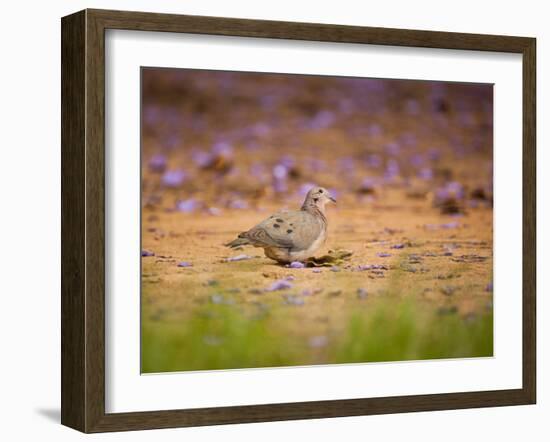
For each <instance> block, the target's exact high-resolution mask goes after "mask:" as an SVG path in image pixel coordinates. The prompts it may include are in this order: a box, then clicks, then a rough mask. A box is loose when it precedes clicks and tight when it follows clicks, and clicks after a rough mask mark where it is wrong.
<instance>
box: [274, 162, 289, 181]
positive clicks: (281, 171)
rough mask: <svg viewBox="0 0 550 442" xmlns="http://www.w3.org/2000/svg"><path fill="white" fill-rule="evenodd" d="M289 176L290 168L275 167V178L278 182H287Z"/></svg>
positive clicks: (278, 165)
mask: <svg viewBox="0 0 550 442" xmlns="http://www.w3.org/2000/svg"><path fill="white" fill-rule="evenodd" d="M287 176H288V167H286V166H285V165H284V164H277V165H276V166H275V167H273V177H274V178H275V179H276V180H285V179H286V177H287Z"/></svg>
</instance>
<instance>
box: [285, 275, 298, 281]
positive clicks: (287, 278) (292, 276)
mask: <svg viewBox="0 0 550 442" xmlns="http://www.w3.org/2000/svg"><path fill="white" fill-rule="evenodd" d="M284 279H285V280H286V281H294V280H295V279H296V278H295V277H294V275H288V276H285V278H284Z"/></svg>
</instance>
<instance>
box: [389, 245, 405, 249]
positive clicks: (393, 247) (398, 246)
mask: <svg viewBox="0 0 550 442" xmlns="http://www.w3.org/2000/svg"><path fill="white" fill-rule="evenodd" d="M404 247H405V244H394V245H393V246H391V247H390V249H402V248H404Z"/></svg>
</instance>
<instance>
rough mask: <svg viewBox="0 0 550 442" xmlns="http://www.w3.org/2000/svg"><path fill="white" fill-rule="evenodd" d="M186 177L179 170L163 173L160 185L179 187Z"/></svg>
mask: <svg viewBox="0 0 550 442" xmlns="http://www.w3.org/2000/svg"><path fill="white" fill-rule="evenodd" d="M186 177H187V175H186V174H185V172H184V171H183V170H181V169H175V170H168V171H166V172H165V173H164V175H162V184H163V185H164V186H165V187H171V188H175V187H180V186H181V185H182V184H183V182H184V181H185V178H186Z"/></svg>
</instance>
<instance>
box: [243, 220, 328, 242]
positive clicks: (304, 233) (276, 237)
mask: <svg viewBox="0 0 550 442" xmlns="http://www.w3.org/2000/svg"><path fill="white" fill-rule="evenodd" d="M322 228H323V227H322V224H321V223H320V222H319V220H318V219H317V218H315V217H314V216H313V215H311V214H310V213H308V212H305V211H303V210H300V211H293V212H281V213H276V214H275V215H272V216H270V217H269V218H267V219H266V220H264V221H262V222H261V223H260V224H258V225H256V226H255V227H253V228H252V229H250V230H249V231H248V232H246V233H245V235H246V238H247V239H249V240H250V242H251V243H253V244H254V245H255V246H259V247H281V248H289V249H293V250H305V249H307V248H309V247H310V246H311V244H312V243H313V242H314V241H315V240H316V239H317V238H319V236H320V235H321V233H322Z"/></svg>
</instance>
